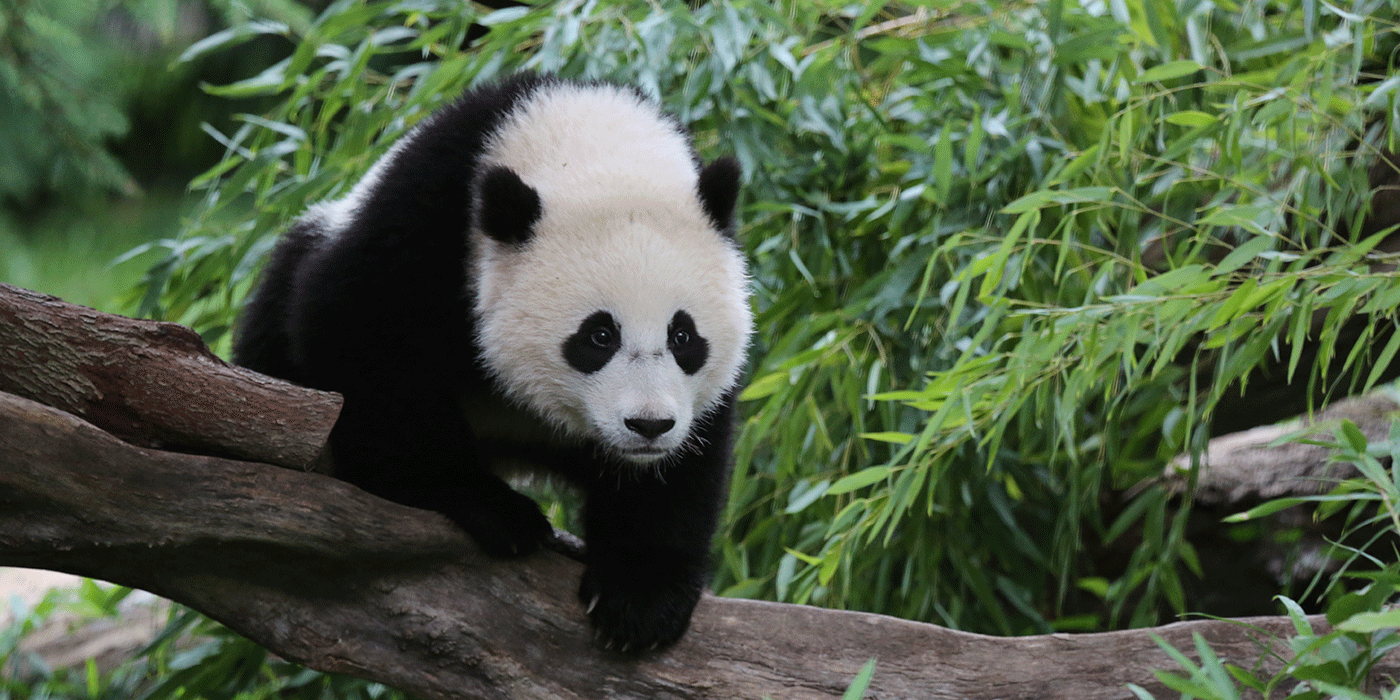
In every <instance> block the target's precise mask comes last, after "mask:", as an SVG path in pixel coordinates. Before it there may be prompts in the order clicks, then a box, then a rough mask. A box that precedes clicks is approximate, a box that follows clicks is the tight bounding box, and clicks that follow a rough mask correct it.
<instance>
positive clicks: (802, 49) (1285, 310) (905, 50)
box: [140, 0, 1400, 633]
mask: <svg viewBox="0 0 1400 700" xmlns="http://www.w3.org/2000/svg"><path fill="white" fill-rule="evenodd" d="M1395 19H1396V7H1395V5H1394V4H1393V3H1387V2H1381V1H1379V0H1361V2H1360V3H1359V4H1356V5H1355V6H1354V7H1352V8H1351V9H1346V10H1343V9H1340V8H1339V7H1337V6H1334V5H1330V4H1326V3H1316V2H1312V1H1311V0H1304V1H1303V2H1300V3H1274V2H1262V3H1245V4H1236V3H1234V2H1230V1H1228V0H1226V1H1218V2H1199V1H1197V0H1112V1H1111V2H1099V1H1097V0H1084V1H1083V2H1074V1H1072V0H1052V1H1051V2H1044V3H1034V4H1009V5H1008V4H1003V3H979V2H961V3H935V4H928V5H919V6H909V5H904V4H899V3H873V4H870V5H865V6H859V5H851V6H847V5H843V4H839V3H834V2H786V3H780V4H778V5H777V6H774V5H773V4H772V3H767V2H747V1H745V0H723V1H719V2H710V3H704V4H702V5H700V6H698V7H693V8H692V7H690V6H689V5H687V4H685V3H682V2H674V1H660V0H659V1H658V2H656V3H651V4H640V3H623V2H606V1H603V0H586V1H585V0H575V1H571V2H560V3H553V4H548V5H541V6H539V7H535V8H514V9H508V10H499V11H494V12H485V11H482V10H480V9H479V8H477V7H476V6H474V5H471V4H469V3H466V2H458V1H452V0H416V1H415V2H350V1H349V0H343V1H341V2H336V3H333V4H332V5H331V6H330V7H329V8H328V9H327V10H326V11H325V12H324V13H322V15H321V16H319V17H318V18H316V19H315V20H313V21H312V22H311V23H310V24H309V25H308V26H307V27H305V28H304V29H303V28H298V27H295V26H292V25H291V24H289V23H287V22H277V21H260V22H251V23H248V24H246V25H239V26H237V27H234V28H232V29H230V30H228V31H226V32H222V33H220V34H217V35H215V36H213V37H210V38H209V39H207V40H205V41H203V42H200V43H199V44H197V45H196V46H195V47H193V48H191V50H190V55H192V56H198V55H203V54H205V53H207V52H213V51H220V50H227V49H228V48H229V47H232V46H235V45H236V44H238V43H239V42H242V41H245V40H247V39H249V38H250V37H254V36H260V35H267V34H273V35H278V36H286V37H288V38H290V39H291V40H292V41H293V42H295V44H296V48H295V50H294V51H293V53H292V55H291V56H289V57H288V58H287V59H286V60H284V61H282V62H280V63H278V64H277V65H275V66H273V67H271V68H269V69H268V70H266V71H264V72H262V73H259V74H257V75H254V76H250V77H248V78H247V79H244V80H241V81H238V82H235V83H232V84H228V85H219V86H211V87H210V88H209V90H210V91H211V92H213V93H215V94H218V95H225V96H228V97H231V98H244V97H253V96H258V97H264V98H270V99H273V100H275V101H276V102H275V107H273V108H272V109H270V110H268V111H265V112H263V113H260V114H245V115H242V116H241V117H240V120H239V124H240V125H239V126H238V128H236V129H234V130H232V131H230V132H229V133H223V132H219V131H217V130H215V129H213V128H212V127H210V128H209V129H208V130H209V132H210V134H211V136H213V137H214V138H216V139H218V140H220V142H221V143H223V144H224V146H225V147H226V149H227V151H226V157H225V159H224V160H223V162H221V163H220V164H219V165H218V166H216V167H215V168H214V169H212V170H211V171H209V172H208V173H206V174H205V175H203V176H201V177H200V178H198V179H197V180H196V181H195V182H194V187H195V188H196V189H198V190H200V191H202V192H203V200H204V205H203V208H202V209H201V210H200V212H199V213H198V214H197V215H196V216H195V217H194V218H193V220H192V221H191V223H190V226H189V227H188V230H187V231H186V233H185V234H184V235H183V236H182V237H181V238H179V239H177V240H169V241H162V242H159V243H157V244H155V245H153V246H152V248H153V249H155V250H158V251H160V252H161V255H162V260H161V261H160V262H159V263H157V264H156V265H155V266H153V267H152V268H151V270H150V272H149V273H148V276H147V281H146V285H145V287H144V290H143V292H142V294H141V299H140V309H141V312H142V313H143V314H146V315H149V316H155V317H159V318H165V319H171V320H178V321H182V322H185V323H188V324H191V325H193V326H194V327H195V328H196V330H198V331H200V332H201V333H202V334H204V336H205V337H206V339H208V340H210V341H211V342H213V343H215V344H216V347H220V348H226V347H227V346H226V345H224V344H223V343H225V342H226V338H227V332H228V329H229V327H230V325H231V323H232V320H233V318H234V315H235V314H236V311H237V306H238V302H239V300H240V299H241V297H242V295H243V294H244V293H245V292H246V290H247V288H248V286H249V284H250V283H251V280H252V277H253V275H254V274H255V273H256V271H257V269H258V267H259V265H260V264H261V262H262V260H263V258H264V256H265V254H266V252H267V250H268V249H269V247H270V246H271V244H272V241H273V239H274V237H275V235H276V234H277V233H278V232H280V231H281V230H282V229H283V228H284V227H285V225H286V223H287V222H288V220H289V219H290V218H291V217H293V216H295V215H296V214H298V213H299V212H301V211H302V210H303V208H304V207H305V206H306V205H307V204H308V203H310V202H313V201H315V200H318V199H321V198H324V197H328V196H336V195H338V194H341V193H343V192H345V191H346V189H347V188H348V187H349V186H350V184H351V183H353V182H354V180H355V179H356V178H357V177H358V176H359V175H360V174H362V173H363V172H364V171H365V170H366V169H367V168H368V167H369V166H370V164H372V163H373V162H374V161H375V159H377V158H378V157H379V156H380V155H381V154H382V153H383V152H384V150H385V149H386V148H387V147H388V145H389V144H390V143H392V142H393V141H394V140H395V139H396V138H398V137H399V136H401V135H402V134H403V133H404V132H405V130H407V129H408V128H410V127H411V126H412V125H413V124H415V123H416V122H417V121H418V120H420V119H421V118H423V116H424V115H426V114H428V113H430V112H431V111H432V110H433V109H434V108H436V107H438V106H440V105H442V104H443V103H445V102H446V101H448V100H451V99H452V98H453V97H454V96H455V95H457V94H459V93H460V91H461V90H462V89H464V88H466V87H469V86H471V85H475V84H477V83H479V82H481V81H483V80H488V79H490V78H492V77H494V76H498V75H500V74H502V73H506V72H509V71H513V70H517V69H522V68H523V69H535V70H541V71H547V72H556V73H560V74H563V75H568V76H587V77H602V78H612V79H617V80H622V81H625V82H630V83H635V84H637V85H639V86H641V87H642V89H644V90H646V91H647V92H649V93H652V94H655V95H657V96H659V97H660V98H661V99H662V100H663V101H664V102H665V103H666V105H667V106H668V108H670V109H671V110H673V111H674V112H675V113H676V114H677V115H679V116H680V117H681V119H682V120H683V121H685V122H686V123H687V124H689V125H690V126H691V128H692V129H693V130H694V133H695V135H696V138H697V141H698V143H699V144H700V147H701V150H702V152H703V154H704V155H706V156H707V157H712V156H715V155H719V154H722V153H732V154H735V155H736V156H737V157H738V158H739V159H740V161H741V162H742V164H743V166H744V170H745V173H746V178H747V183H746V187H745V190H744V194H743V199H742V202H741V204H742V220H743V222H744V224H743V227H742V231H741V236H742V237H743V240H744V241H745V244H746V246H747V249H748V252H749V254H750V258H751V260H752V261H753V285H754V290H755V305H756V308H757V310H758V325H759V329H760V337H759V338H758V341H757V343H756V347H755V348H754V358H755V361H754V367H753V373H752V381H751V383H750V384H749V387H748V389H747V390H746V391H745V392H744V394H743V396H742V399H743V409H744V410H743V414H744V417H745V420H744V425H743V432H742V435H741V437H740V440H739V446H738V451H737V455H736V458H737V463H736V467H735V478H734V486H733V491H732V494H731V498H730V501H729V504H728V509H727V512H726V514H725V518H724V523H725V529H724V531H723V532H722V534H721V536H720V537H719V538H718V541H717V547H718V550H719V552H718V554H719V556H718V562H719V570H718V572H717V574H716V577H715V588H716V590H718V591H720V592H721V593H723V594H725V595H736V596H753V597H766V598H772V599H778V600H785V601H791V602H804V603H816V604H821V605H827V606H833V607H844V608H856V609H864V610H872V611H878V612H884V613H889V614H894V615H898V616H902V617H906V618H912V619H921V620H931V621H935V622H939V623H941V624H945V625H949V626H952V627H958V628H963V629H971V630H977V631H985V632H997V633H1026V632H1036V631H1049V630H1052V629H1057V628H1058V629H1082V628H1100V627H1106V626H1118V625H1123V624H1148V623H1152V622H1155V621H1156V620H1157V619H1158V615H1159V612H1160V611H1161V610H1162V609H1164V608H1168V609H1175V610H1178V611H1180V610H1184V609H1185V608H1186V607H1187V605H1188V603H1187V600H1186V598H1185V593H1184V592H1183V591H1184V587H1183V585H1182V580H1181V579H1182V576H1187V575H1190V572H1191V569H1192V568H1193V567H1196V566H1198V565H1197V564H1196V559H1195V556H1194V553H1193V551H1192V550H1191V548H1190V546H1189V544H1188V543H1186V542H1185V540H1184V539H1183V536H1182V530H1183V527H1184V523H1185V514H1184V513H1179V514H1177V515H1172V514H1171V511H1169V509H1168V508H1167V504H1166V499H1165V496H1164V495H1163V494H1162V493H1161V492H1160V491H1158V490H1155V489H1146V490H1143V491H1142V492H1141V493H1140V494H1138V495H1137V496H1136V497H1135V500H1133V501H1132V502H1131V503H1129V504H1128V505H1127V507H1126V508H1125V509H1124V510H1123V511H1122V514H1121V515H1120V516H1118V517H1117V519H1116V520H1113V521H1111V522H1109V521H1108V519H1107V517H1106V516H1105V515H1104V514H1103V513H1101V511H1100V507H1101V506H1100V503H1101V499H1102V496H1103V495H1104V492H1105V490H1106V489H1107V488H1111V487H1122V486H1125V485H1128V484H1132V483H1135V482H1137V481H1138V480H1140V479H1142V478H1143V477H1145V476H1148V475H1152V474H1155V473H1158V472H1159V471H1160V469H1161V466H1162V465H1163V464H1164V462H1165V460H1166V459H1167V458H1168V457H1170V456H1172V455H1174V454H1176V453H1178V452H1181V451H1191V452H1198V451H1199V450H1200V449H1201V448H1202V446H1203V445H1204V443H1205V440H1206V439H1207V438H1208V437H1209V436H1208V430H1207V420H1208V418H1209V417H1210V415H1211V411H1212V409H1213V407H1214V406H1215V404H1216V403H1217V402H1218V401H1219V400H1220V399H1221V397H1223V396H1225V395H1227V392H1236V391H1238V390H1239V388H1240V386H1241V385H1242V383H1243V382H1244V380H1245V378H1246V377H1247V376H1248V373H1249V372H1250V371H1251V370H1252V369H1254V368H1256V367H1258V366H1259V365H1260V364H1261V363H1264V362H1265V361H1267V360H1269V359H1270V358H1272V357H1279V358H1284V359H1287V360H1288V361H1289V363H1288V364H1289V369H1288V371H1289V372H1290V373H1292V375H1293V376H1294V377H1295V378H1296V379H1297V381H1300V382H1314V383H1317V384H1319V386H1320V388H1322V389H1324V390H1347V389H1350V388H1361V387H1365V386H1368V385H1370V384H1371V383H1373V382H1374V381H1375V379H1376V375H1375V373H1374V372H1373V371H1372V370H1371V368H1370V367H1363V366H1362V363H1361V361H1360V360H1359V356H1358V355H1357V354H1355V353H1352V354H1348V355H1346V356H1344V357H1331V356H1329V355H1328V354H1327V352H1326V351H1324V353H1323V355H1322V357H1320V358H1319V359H1318V360H1317V361H1316V362H1312V361H1307V362H1305V361H1304V360H1303V355H1302V353H1301V349H1302V347H1303V343H1304V341H1320V342H1321V346H1322V347H1323V348H1324V349H1325V348H1330V347H1332V345H1333V343H1332V341H1334V340H1335V339H1336V338H1337V334H1338V331H1339V328H1340V326H1341V322H1342V321H1343V320H1345V319H1346V318H1347V317H1348V316H1351V315H1352V314H1355V313H1361V314H1364V318H1365V319H1368V323H1369V325H1368V326H1367V328H1366V329H1365V330H1364V331H1363V342H1362V343H1360V344H1358V345H1357V347H1358V348H1364V347H1365V346H1366V345H1367V343H1366V342H1365V339H1367V338H1372V337H1377V335H1378V333H1379V332H1380V331H1381V330H1382V329H1384V328H1385V327H1387V326H1389V325H1393V324H1394V323H1395V308H1396V306H1397V302H1400V288H1397V286H1396V285H1395V283H1394V278H1395V276H1394V273H1390V272H1383V271H1376V270H1373V269H1372V268H1371V265H1372V263H1374V262H1376V261H1378V260H1381V259H1383V258H1384V256H1383V255H1382V254H1380V253H1376V252H1374V251H1373V250H1372V248H1373V247H1374V246H1375V244H1376V242H1377V240H1378V239H1377V238H1376V237H1372V238H1370V239H1367V240H1365V241H1352V240H1349V238H1348V236H1349V235H1350V234H1348V233H1347V232H1349V231H1357V230H1359V228H1358V226H1357V223H1358V220H1359V217H1361V216H1362V215H1363V214H1364V212H1365V210H1366V201H1367V196H1368V195H1367V193H1366V191H1365V190H1366V187H1365V177H1364V168H1363V167H1362V166H1363V165H1365V164H1367V163H1369V162H1370V161H1371V160H1372V159H1373V156H1374V155H1375V153H1376V152H1377V151H1378V149H1380V148H1383V147H1386V146H1387V145H1388V143H1387V139H1388V134H1390V133H1391V129H1390V127H1391V122H1392V120H1393V119H1394V115H1395V112H1396V109H1395V97H1394V95H1395V87H1396V86H1397V85H1400V81H1397V80H1396V79H1395V78H1393V77H1391V75H1390V74H1391V72H1392V71H1391V70H1390V69H1391V66H1390V65H1389V64H1388V63H1387V62H1388V61H1390V60H1391V58H1390V57H1391V56H1392V54H1393V52H1394V49H1395V48H1396V45H1397V41H1396V36H1395V31H1394V26H1395V25H1394V22H1395ZM472 22H478V23H480V24H482V25H485V26H486V27H488V28H489V30H490V31H489V32H488V33H487V34H486V35H485V36H484V37H481V38H479V39H476V40H475V43H472V44H470V45H469V46H467V48H465V49H463V48H462V46H463V43H464V40H465V37H466V36H467V32H468V27H469V25H470V24H471V23H472ZM228 221H239V222H240V223H237V224H234V225H232V226H230V225H229V224H228V223H227V222H228ZM1314 316H1319V317H1321V318H1323V323H1321V324H1319V325H1318V326H1317V327H1314V325H1313V318H1314ZM1391 338H1392V340H1389V341H1388V344H1387V345H1386V346H1385V347H1383V348H1382V349H1381V350H1382V352H1381V355H1382V356H1383V359H1385V360H1389V359H1390V358H1391V357H1393V356H1394V355H1395V353H1396V350H1397V347H1400V340H1396V338H1400V335H1394V336H1391ZM1343 368H1345V369H1346V370H1347V372H1345V373H1343V375H1342V376H1343V377H1344V379H1343V384H1342V385H1341V386H1340V387H1337V386H1332V385H1326V386H1323V384H1324V380H1323V377H1325V376H1329V375H1327V374H1325V372H1326V371H1327V370H1337V369H1343ZM1129 531H1135V532H1140V533H1141V535H1140V536H1141V537H1142V538H1143V545H1142V546H1141V547H1138V548H1137V550H1136V552H1137V553H1136V554H1135V555H1134V558H1133V560H1132V561H1131V562H1129V564H1128V567H1127V569H1126V571H1121V572H1117V571H1115V572H1096V571H1093V570H1091V569H1090V568H1089V567H1090V565H1089V563H1088V562H1086V561H1085V560H1084V557H1083V556H1082V554H1083V549H1084V545H1085V542H1086V540H1089V539H1100V540H1113V539H1115V538H1118V537H1123V536H1126V535H1125V534H1124V533H1126V532H1129ZM1099 607H1101V608H1102V609H1103V610H1106V611H1107V614H1105V615H1099V614H1089V613H1086V612H1085V611H1091V610H1095V609H1098V608H1099Z"/></svg>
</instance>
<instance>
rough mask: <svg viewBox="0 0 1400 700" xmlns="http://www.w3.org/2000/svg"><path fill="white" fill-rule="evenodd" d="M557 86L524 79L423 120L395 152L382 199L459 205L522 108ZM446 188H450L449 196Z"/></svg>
mask: <svg viewBox="0 0 1400 700" xmlns="http://www.w3.org/2000/svg"><path fill="white" fill-rule="evenodd" d="M557 82H558V80H557V79H554V78H549V77H546V76H541V75H538V74H535V73H519V74H515V75H511V76H509V77H507V78H504V79H502V80H499V81H495V82H489V83H485V84H483V85H481V86H478V87H475V88H472V89H470V90H468V91H466V92H465V93H463V94H462V96H461V97H458V98H457V99H456V100H454V101H453V102H451V103H449V104H447V105H446V106H444V107H442V108H440V109H438V110H437V111H436V112H434V113H433V114H431V115H429V116H428V117H426V118H425V119H424V121H423V122H422V123H420V124H419V125H418V127H417V128H415V129H414V130H413V131H412V132H410V133H409V135H407V136H405V137H404V141H403V143H402V144H401V145H399V146H396V148H397V149H398V152H397V153H396V154H395V157H394V159H393V162H392V164H391V166H390V169H389V172H387V173H385V175H386V177H384V178H382V179H381V181H380V182H379V183H378V184H379V187H378V188H377V189H378V190H379V191H378V193H377V194H379V195H380V196H383V197H386V198H389V199H391V200H394V201H402V198H408V201H409V202H414V203H422V204H428V205H431V204H433V203H441V202H443V201H444V200H443V199H441V197H442V196H445V195H453V196H450V198H449V200H447V201H457V200H459V199H460V197H461V196H462V194H463V192H464V190H462V189H461V185H462V181H463V178H464V177H465V178H470V177H471V176H472V174H473V173H475V172H476V169H477V163H478V161H479V159H480V156H481V154H482V152H483V151H484V150H485V148H486V145H487V142H488V141H489V139H490V138H491V136H492V134H494V133H495V132H496V130H497V128H499V127H500V125H501V123H502V122H503V121H504V120H505V119H506V118H507V117H508V116H509V115H510V114H511V113H512V112H514V111H515V110H516V109H518V108H519V107H520V105H521V104H522V103H524V102H526V101H528V100H529V99H530V97H532V96H533V95H535V94H536V93H537V92H539V91H540V90H542V89H548V88H549V87H550V86H552V85H554V84H555V83H557ZM447 188H451V189H450V191H448V190H447Z"/></svg>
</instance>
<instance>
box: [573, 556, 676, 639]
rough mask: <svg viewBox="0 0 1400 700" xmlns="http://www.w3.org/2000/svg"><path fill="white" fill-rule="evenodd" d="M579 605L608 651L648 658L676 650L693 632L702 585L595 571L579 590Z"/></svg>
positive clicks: (586, 573) (589, 572)
mask: <svg viewBox="0 0 1400 700" xmlns="http://www.w3.org/2000/svg"><path fill="white" fill-rule="evenodd" d="M578 597H579V602H581V603H583V607H584V613H585V614H586V615H588V620H589V622H591V623H592V624H593V638H594V640H595V641H596V642H597V643H598V645H599V646H601V647H602V648H603V649H606V650H608V651H617V652H621V653H623V654H633V655H636V654H646V653H649V652H652V651H657V650H660V649H664V648H666V647H669V646H671V645H672V644H675V643H676V641H677V640H679V639H680V638H681V635H683V634H685V631H686V628H687V627H689V626H690V615H691V613H692V612H694V610H695V604H696V602H698V601H699V600H700V584H699V583H698V582H692V581H688V580H671V581H667V580H662V579H660V578H658V577H657V576H654V575H648V574H647V573H645V572H639V571H606V572H600V570H599V569H598V567H596V566H590V567H588V569H587V570H585V571H584V573H583V581H582V583H581V584H580V585H579V591H578Z"/></svg>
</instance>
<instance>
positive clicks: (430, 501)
mask: <svg viewBox="0 0 1400 700" xmlns="http://www.w3.org/2000/svg"><path fill="white" fill-rule="evenodd" d="M374 389H375V390H374V391H365V390H354V389H352V390H349V391H346V392H344V396H345V404H344V407H343V408H342V409H341V413H340V419H339V420H338V421H337V422H336V425H335V427H334V428H333V429H332V431H331V436H330V443H331V451H332V456H333V457H334V461H335V467H336V476H337V477H339V478H341V479H343V480H345V481H348V482H350V483H352V484H354V485H356V486H358V487H360V488H362V489H364V490H366V491H369V492H370V493H373V494H374V495H376V496H379V497H380V498H386V499H388V500H391V501H394V502H395V503H399V504H402V505H406V506H411V507H414V508H423V509H426V510H432V511H436V512H438V513H442V514H443V515H446V516H447V517H448V519H450V520H452V521H453V522H454V523H456V524H457V526H459V527H461V528H462V529H463V530H466V532H467V534H469V535H471V536H472V539H473V540H475V541H476V543H477V545H478V546H480V547H481V548H482V549H483V550H485V551H486V553H487V554H490V555H492V556H497V557H513V556H519V555H522V554H528V553H530V552H533V551H535V550H537V549H539V548H540V547H541V546H542V545H543V544H544V543H545V542H546V541H548V540H549V539H550V538H551V537H552V536H553V533H554V529H553V528H552V527H550V524H549V521H548V520H547V519H546V518H545V516H544V513H542V512H541V511H540V507H539V505H538V504H536V503H535V501H534V500H532V499H531V498H530V497H528V496H526V495H524V494H522V493H519V492H517V491H515V490H514V489H512V488H511V487H510V485H509V484H507V483H505V481H503V480H502V479H501V478H500V477H499V476H496V475H495V474H493V473H492V472H491V471H490V469H489V465H488V464H487V463H486V460H485V459H484V458H483V456H482V455H481V453H480V452H481V451H480V446H479V445H478V443H477V440H476V438H475V436H474V435H473V434H472V431H471V428H470V426H468V425H467V423H466V421H465V420H463V419H462V418H461V411H460V409H459V408H458V406H457V403H456V399H455V396H454V395H453V394H452V393H451V392H449V391H445V390H444V389H443V388H442V387H440V386H437V387H434V386H429V385H427V384H426V383H423V384H413V383H409V382H396V383H393V384H389V385H387V386H379V387H374Z"/></svg>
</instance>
